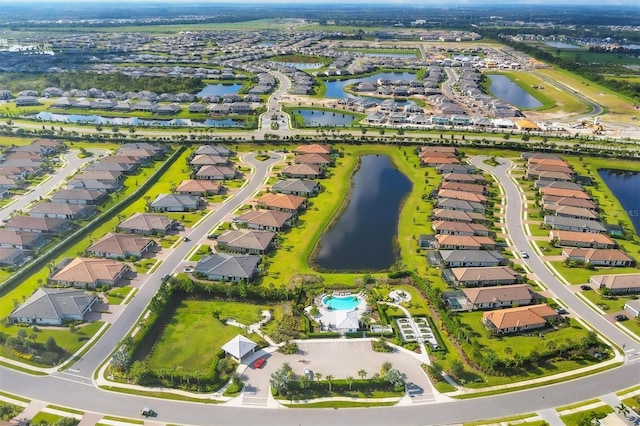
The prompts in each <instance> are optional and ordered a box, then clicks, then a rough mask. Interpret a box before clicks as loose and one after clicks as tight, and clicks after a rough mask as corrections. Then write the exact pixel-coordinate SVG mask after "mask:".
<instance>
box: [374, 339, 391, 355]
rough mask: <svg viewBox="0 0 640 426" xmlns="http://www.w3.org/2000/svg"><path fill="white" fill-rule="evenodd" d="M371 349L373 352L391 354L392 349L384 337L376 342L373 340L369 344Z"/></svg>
mask: <svg viewBox="0 0 640 426" xmlns="http://www.w3.org/2000/svg"><path fill="white" fill-rule="evenodd" d="M371 349H373V351H374V352H393V348H392V347H391V346H389V344H388V343H387V340H386V339H385V338H384V337H381V338H380V339H378V340H373V341H372V342H371Z"/></svg>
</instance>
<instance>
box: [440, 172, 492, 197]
mask: <svg viewBox="0 0 640 426" xmlns="http://www.w3.org/2000/svg"><path fill="white" fill-rule="evenodd" d="M462 176H470V175H462ZM440 189H444V190H449V191H463V192H473V193H474V194H485V195H486V194H487V192H488V191H487V187H486V186H484V185H479V184H477V183H464V182H446V181H445V182H442V184H441V185H440Z"/></svg>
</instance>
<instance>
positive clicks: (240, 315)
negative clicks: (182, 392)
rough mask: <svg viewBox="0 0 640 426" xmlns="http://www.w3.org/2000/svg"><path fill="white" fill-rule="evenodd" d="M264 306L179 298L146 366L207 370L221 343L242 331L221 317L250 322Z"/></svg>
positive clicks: (254, 320) (244, 322)
mask: <svg viewBox="0 0 640 426" xmlns="http://www.w3.org/2000/svg"><path fill="white" fill-rule="evenodd" d="M264 309H268V307H266V306H258V305H251V304H248V303H233V302H215V301H207V300H184V301H182V302H181V303H180V306H178V308H177V309H176V312H175V314H174V316H173V318H172V319H171V321H170V322H169V324H167V326H166V328H165V329H164V331H163V332H162V335H161V336H160V339H159V340H158V342H157V344H156V346H155V347H154V349H153V352H152V353H151V354H150V356H149V358H148V363H149V367H150V368H152V369H160V368H167V367H169V366H172V367H175V366H182V367H183V368H184V371H186V372H195V371H198V370H207V369H208V368H209V366H210V365H211V363H212V362H213V360H214V358H215V356H216V353H217V352H218V350H219V349H220V348H221V347H222V345H224V344H225V343H227V342H228V341H229V340H231V339H232V338H233V337H235V336H236V335H238V334H244V333H243V330H242V329H241V328H238V327H234V326H231V325H225V324H224V323H223V321H225V320H226V319H227V318H234V319H236V320H237V321H238V322H241V323H243V324H245V325H249V324H251V323H252V322H256V321H257V320H259V319H260V318H261V316H260V314H259V311H261V310H264ZM214 314H215V316H214ZM216 316H217V317H218V318H220V319H218V318H216ZM198 342H202V343H201V344H200V343H198ZM205 342H206V343H205Z"/></svg>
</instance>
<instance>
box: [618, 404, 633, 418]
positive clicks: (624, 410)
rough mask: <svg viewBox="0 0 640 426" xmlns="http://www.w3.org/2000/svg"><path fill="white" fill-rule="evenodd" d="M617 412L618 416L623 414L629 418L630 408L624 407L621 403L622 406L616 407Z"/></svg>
mask: <svg viewBox="0 0 640 426" xmlns="http://www.w3.org/2000/svg"><path fill="white" fill-rule="evenodd" d="M616 410H617V411H618V414H621V415H623V416H625V417H629V413H630V411H629V408H628V407H627V406H626V405H624V404H623V403H622V402H621V403H620V405H616Z"/></svg>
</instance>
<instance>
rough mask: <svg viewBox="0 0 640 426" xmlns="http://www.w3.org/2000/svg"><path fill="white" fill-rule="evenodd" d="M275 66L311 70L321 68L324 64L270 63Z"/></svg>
mask: <svg viewBox="0 0 640 426" xmlns="http://www.w3.org/2000/svg"><path fill="white" fill-rule="evenodd" d="M271 63H272V64H276V65H284V66H285V67H291V68H296V69H299V70H313V69H318V68H322V67H323V66H324V64H322V63H317V64H315V63H309V62H271Z"/></svg>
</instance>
